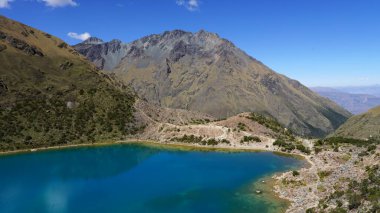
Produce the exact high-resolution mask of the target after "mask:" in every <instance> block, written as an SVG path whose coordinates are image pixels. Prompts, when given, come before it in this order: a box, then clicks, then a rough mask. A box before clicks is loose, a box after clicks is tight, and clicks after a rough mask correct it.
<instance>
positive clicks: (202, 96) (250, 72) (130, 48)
mask: <svg viewBox="0 0 380 213" xmlns="http://www.w3.org/2000/svg"><path fill="white" fill-rule="evenodd" d="M109 46H112V47H115V48H113V49H112V48H110V47H109ZM75 48H76V49H77V50H78V51H79V52H81V53H82V54H84V55H85V56H87V57H88V58H89V59H90V60H92V61H94V63H95V64H96V65H98V66H99V67H100V68H103V69H105V70H108V71H107V72H112V73H115V75H116V76H117V78H118V79H120V80H122V81H124V82H126V83H127V84H129V85H131V86H132V87H133V88H134V90H135V91H136V93H137V94H138V95H139V96H140V97H141V98H143V99H146V100H147V101H149V102H151V103H155V104H159V105H161V106H164V107H172V108H181V109H187V110H194V111H200V112H204V113H207V114H210V115H213V116H215V117H219V118H222V117H228V116H232V115H236V114H238V113H241V112H259V113H262V114H266V115H269V116H272V117H274V118H276V119H277V120H278V121H279V122H280V123H281V124H283V125H284V126H286V127H287V128H290V129H292V130H293V131H295V132H296V133H297V134H300V135H311V136H323V135H326V134H328V133H331V132H333V131H334V130H335V129H336V128H338V126H340V125H341V124H342V123H343V122H345V121H346V120H347V118H348V117H349V116H350V115H351V114H350V113H349V112H347V111H346V110H344V109H342V108H341V107H339V106H337V105H336V104H335V103H333V102H331V101H329V100H328V99H325V98H322V97H320V96H319V95H317V94H315V93H314V92H312V91H310V90H309V89H308V88H306V87H305V86H303V85H302V84H300V83H299V82H298V81H295V80H292V79H289V78H287V77H286V76H283V75H280V74H278V73H276V72H274V71H273V70H271V69H270V68H268V67H267V66H265V65H264V64H263V63H261V62H259V61H257V60H256V59H254V58H252V57H251V56H249V55H247V54H246V53H245V52H243V51H242V50H240V49H239V48H237V47H236V46H235V45H234V44H232V43H231V42H229V41H228V40H226V39H223V38H220V37H219V36H218V35H217V34H215V33H210V32H206V31H203V30H202V31H199V32H197V33H190V32H185V31H181V30H174V31H167V32H164V33H162V34H156V35H150V36H146V37H143V38H141V39H139V40H136V41H133V42H131V43H128V44H120V43H117V45H115V42H114V41H113V42H109V43H101V44H91V45H89V44H85V43H82V44H78V45H76V46H75ZM111 50H112V51H114V53H112V51H111ZM90 53H91V54H90ZM109 69H112V70H111V71H109Z"/></svg>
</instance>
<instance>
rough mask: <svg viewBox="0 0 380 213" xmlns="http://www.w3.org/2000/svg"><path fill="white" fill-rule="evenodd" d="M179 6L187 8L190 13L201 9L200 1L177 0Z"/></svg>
mask: <svg viewBox="0 0 380 213" xmlns="http://www.w3.org/2000/svg"><path fill="white" fill-rule="evenodd" d="M176 3H177V5H179V6H183V7H186V8H187V9H188V10H190V11H195V10H198V9H199V0H177V1H176Z"/></svg>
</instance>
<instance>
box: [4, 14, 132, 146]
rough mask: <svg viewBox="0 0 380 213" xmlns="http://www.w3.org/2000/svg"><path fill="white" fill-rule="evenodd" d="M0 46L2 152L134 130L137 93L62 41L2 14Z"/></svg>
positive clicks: (108, 135)
mask: <svg viewBox="0 0 380 213" xmlns="http://www.w3.org/2000/svg"><path fill="white" fill-rule="evenodd" d="M15 39H17V40H15ZM15 41H16V42H15ZM25 45H26V46H27V48H25ZM0 47H2V48H0V49H3V50H2V51H0V64H1V66H0V150H13V149H21V148H31V147H41V146H52V145H58V144H67V143H81V142H92V141H95V140H105V139H110V138H119V137H121V136H122V135H125V134H128V133H130V132H131V131H135V128H134V124H133V122H134V119H133V116H132V113H133V103H134V96H133V95H132V94H131V93H130V92H128V91H127V89H126V88H125V87H124V86H120V85H119V86H117V85H118V84H117V83H116V82H114V81H113V80H112V79H111V78H109V77H107V76H104V75H103V74H101V73H100V72H98V71H97V69H96V68H95V67H94V66H93V65H91V64H90V63H89V62H87V61H86V60H85V59H84V58H83V57H80V56H79V54H78V53H77V52H76V51H74V50H73V49H72V48H71V47H69V46H68V45H66V44H65V43H64V42H63V41H62V40H60V39H58V38H55V37H53V36H51V35H48V34H46V33H44V32H41V31H39V30H36V29H33V28H30V27H28V26H25V25H23V24H21V23H18V22H15V21H12V20H9V19H7V18H5V17H2V16H0ZM31 47H32V49H33V50H37V51H38V52H41V53H42V55H43V56H41V54H34V53H33V51H28V50H30V49H31ZM68 104H69V105H70V107H68Z"/></svg>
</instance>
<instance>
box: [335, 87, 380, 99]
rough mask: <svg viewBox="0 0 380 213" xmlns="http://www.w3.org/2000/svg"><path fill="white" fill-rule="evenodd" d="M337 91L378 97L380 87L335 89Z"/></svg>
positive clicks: (379, 95)
mask: <svg viewBox="0 0 380 213" xmlns="http://www.w3.org/2000/svg"><path fill="white" fill-rule="evenodd" d="M336 89H338V90H339V91H343V92H347V93H352V94H368V95H374V96H377V97H380V85H372V86H353V87H336Z"/></svg>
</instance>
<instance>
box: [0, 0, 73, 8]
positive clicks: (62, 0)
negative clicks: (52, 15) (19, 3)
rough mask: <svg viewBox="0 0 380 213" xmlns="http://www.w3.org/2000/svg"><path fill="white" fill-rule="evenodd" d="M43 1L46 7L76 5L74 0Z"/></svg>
mask: <svg viewBox="0 0 380 213" xmlns="http://www.w3.org/2000/svg"><path fill="white" fill-rule="evenodd" d="M0 1H1V0H0ZM41 1H43V2H45V4H46V6H48V7H65V6H73V7H75V6H78V3H76V2H75V1H74V0H41Z"/></svg>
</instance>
